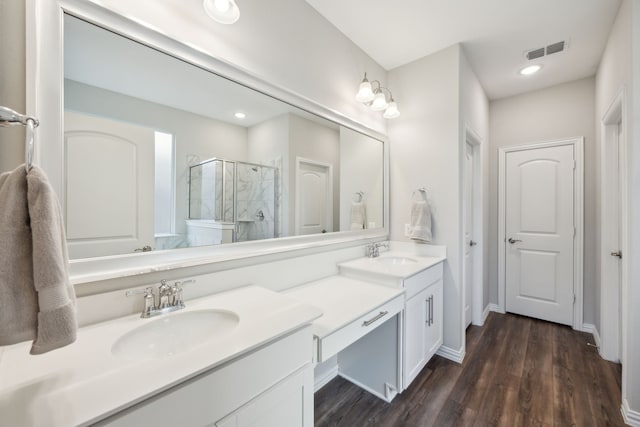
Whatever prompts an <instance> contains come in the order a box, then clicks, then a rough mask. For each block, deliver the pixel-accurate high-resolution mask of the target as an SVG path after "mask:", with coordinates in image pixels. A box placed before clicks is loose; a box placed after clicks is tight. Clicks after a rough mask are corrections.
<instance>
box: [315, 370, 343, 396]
mask: <svg viewBox="0 0 640 427" xmlns="http://www.w3.org/2000/svg"><path fill="white" fill-rule="evenodd" d="M338 371H339V368H338V364H337V363H336V365H335V366H333V367H331V369H329V370H327V371H325V372H323V373H322V374H321V375H317V376H316V375H314V378H313V392H314V393H315V392H317V391H318V390H320V389H321V388H322V387H324V386H326V385H327V384H329V382H330V381H331V380H332V379H334V378H335V377H337V376H338Z"/></svg>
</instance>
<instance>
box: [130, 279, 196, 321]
mask: <svg viewBox="0 0 640 427" xmlns="http://www.w3.org/2000/svg"><path fill="white" fill-rule="evenodd" d="M194 282H195V280H194V279H190V280H183V281H178V282H175V283H174V284H173V285H170V284H168V283H167V281H166V280H161V281H160V286H159V287H158V304H157V305H156V298H155V295H154V294H153V287H151V286H149V287H146V288H144V289H136V290H131V291H127V292H126V293H125V295H126V296H128V297H130V296H133V295H141V294H144V308H143V310H142V314H141V315H140V317H142V318H148V317H154V316H158V315H160V314H164V313H170V312H172V311H176V310H180V309H182V308H184V307H185V305H184V299H183V297H182V286H183V285H186V284H187V283H194Z"/></svg>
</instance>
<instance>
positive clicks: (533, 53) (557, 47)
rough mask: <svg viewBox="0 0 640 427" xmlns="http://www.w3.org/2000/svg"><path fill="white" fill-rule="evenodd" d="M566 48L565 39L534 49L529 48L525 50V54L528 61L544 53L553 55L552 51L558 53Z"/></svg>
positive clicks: (540, 56)
mask: <svg viewBox="0 0 640 427" xmlns="http://www.w3.org/2000/svg"><path fill="white" fill-rule="evenodd" d="M566 48H567V42H566V41H559V42H557V43H552V44H550V45H548V46H546V47H539V48H536V49H531V50H528V51H526V52H525V56H526V57H527V59H528V60H529V61H531V60H534V59H538V58H542V57H543V56H546V55H553V54H554V53H559V52H562V51H564V50H565V49H566Z"/></svg>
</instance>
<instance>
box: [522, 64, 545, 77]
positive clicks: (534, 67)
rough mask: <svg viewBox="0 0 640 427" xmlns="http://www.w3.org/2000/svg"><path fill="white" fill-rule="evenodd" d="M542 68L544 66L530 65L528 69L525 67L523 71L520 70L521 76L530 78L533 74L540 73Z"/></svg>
mask: <svg viewBox="0 0 640 427" xmlns="http://www.w3.org/2000/svg"><path fill="white" fill-rule="evenodd" d="M541 68H542V65H540V64H536V65H529V66H528V67H524V68H523V69H522V70H520V74H522V75H523V76H530V75H531V74H533V73H537V72H538V71H540V69H541Z"/></svg>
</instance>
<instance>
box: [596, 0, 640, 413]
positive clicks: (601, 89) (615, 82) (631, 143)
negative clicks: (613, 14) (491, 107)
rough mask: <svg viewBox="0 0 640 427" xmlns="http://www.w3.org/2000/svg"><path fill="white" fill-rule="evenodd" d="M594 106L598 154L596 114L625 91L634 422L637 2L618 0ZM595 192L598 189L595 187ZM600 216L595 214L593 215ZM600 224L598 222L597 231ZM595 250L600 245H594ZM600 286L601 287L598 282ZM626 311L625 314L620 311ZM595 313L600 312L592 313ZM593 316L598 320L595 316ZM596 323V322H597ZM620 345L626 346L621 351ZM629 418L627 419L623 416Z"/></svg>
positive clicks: (639, 379) (629, 399)
mask: <svg viewBox="0 0 640 427" xmlns="http://www.w3.org/2000/svg"><path fill="white" fill-rule="evenodd" d="M595 86H596V89H595V92H596V108H595V116H594V117H595V121H596V123H597V126H598V132H597V138H598V144H597V148H598V154H599V155H601V154H602V153H603V152H604V150H603V141H602V138H601V134H600V132H599V131H600V123H601V121H602V118H603V116H604V114H605V112H606V111H607V109H608V108H609V106H610V105H611V103H612V102H613V101H614V99H615V98H616V96H617V95H618V94H619V93H620V91H622V90H624V91H625V94H626V102H625V104H626V105H625V107H626V112H627V124H626V126H625V130H624V131H625V133H626V138H627V146H628V149H629V151H628V152H627V159H628V163H627V165H626V166H627V169H628V175H627V179H628V182H629V189H628V194H627V197H628V200H629V211H628V216H629V222H628V226H629V230H628V240H629V242H630V248H629V252H628V253H627V254H626V255H625V257H626V259H627V260H628V262H627V263H626V265H627V266H628V269H627V277H628V285H627V286H628V288H627V294H626V296H623V305H624V309H623V314H625V315H626V323H627V329H626V331H624V330H623V333H625V332H626V334H625V335H624V337H625V341H626V342H625V343H624V347H623V353H624V354H623V357H624V358H625V360H624V362H623V364H622V400H623V404H622V405H623V409H624V410H623V412H624V413H625V415H627V416H629V415H631V416H632V417H633V419H634V420H635V423H636V424H635V425H640V364H639V362H638V357H637V355H638V354H640V329H639V328H638V327H637V325H639V324H640V311H638V309H637V307H638V304H640V248H639V246H638V241H639V240H638V239H640V203H639V201H640V197H638V194H640V149H638V146H639V145H638V144H639V137H640V108H639V107H638V106H640V4H638V2H637V1H631V0H624V1H623V2H622V4H621V6H620V10H619V11H618V16H617V18H616V21H615V23H614V26H613V28H612V30H611V33H610V35H609V40H608V42H607V46H606V48H605V51H604V53H603V55H602V61H601V62H600V66H599V67H598V72H597V75H596V84H595ZM601 173H602V170H600V168H598V171H597V175H598V176H597V179H598V184H600V179H601V176H600V175H601ZM598 190H599V191H601V190H602V188H600V186H599V188H598ZM599 219H600V218H599ZM599 233H600V228H599V227H598V234H599ZM597 243H598V252H600V251H601V250H605V249H606V248H601V247H600V242H599V241H598V242H597ZM599 285H600V287H604V285H603V284H602V283H600V284H599ZM625 311H626V313H625ZM598 314H599V315H600V314H601V313H599V312H598ZM598 320H600V319H599V318H598ZM599 324H600V322H598V323H597V324H596V325H597V326H598V325H599ZM625 348H626V351H625ZM627 421H629V420H627Z"/></svg>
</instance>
